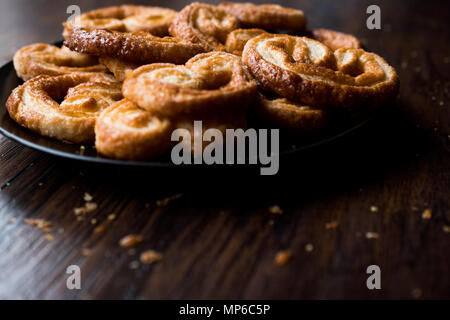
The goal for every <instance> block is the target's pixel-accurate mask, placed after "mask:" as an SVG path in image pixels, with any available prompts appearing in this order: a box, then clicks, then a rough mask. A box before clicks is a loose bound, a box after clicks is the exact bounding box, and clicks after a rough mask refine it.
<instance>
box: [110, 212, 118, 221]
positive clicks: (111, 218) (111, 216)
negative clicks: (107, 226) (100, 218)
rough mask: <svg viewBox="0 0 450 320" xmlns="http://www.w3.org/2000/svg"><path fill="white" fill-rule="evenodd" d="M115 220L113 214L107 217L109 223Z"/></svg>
mask: <svg viewBox="0 0 450 320" xmlns="http://www.w3.org/2000/svg"><path fill="white" fill-rule="evenodd" d="M115 219H116V215H115V214H114V213H111V214H110V215H109V216H108V220H109V221H113V220H115Z"/></svg>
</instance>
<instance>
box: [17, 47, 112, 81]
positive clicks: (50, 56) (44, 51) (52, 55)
mask: <svg viewBox="0 0 450 320" xmlns="http://www.w3.org/2000/svg"><path fill="white" fill-rule="evenodd" d="M13 62H14V68H15V69H16V72H17V76H18V77H19V78H21V79H23V80H24V81H26V80H29V79H31V78H34V77H37V76H40V75H48V76H59V75H63V74H71V73H74V72H106V71H107V70H106V68H105V67H104V66H102V65H100V64H99V63H98V59H97V58H96V57H92V56H89V55H86V54H81V53H78V52H74V51H71V50H70V49H68V48H67V47H62V48H58V47H56V46H52V45H49V44H45V43H35V44H31V45H29V46H26V47H23V48H21V49H20V50H18V51H17V52H16V53H15V55H14V60H13Z"/></svg>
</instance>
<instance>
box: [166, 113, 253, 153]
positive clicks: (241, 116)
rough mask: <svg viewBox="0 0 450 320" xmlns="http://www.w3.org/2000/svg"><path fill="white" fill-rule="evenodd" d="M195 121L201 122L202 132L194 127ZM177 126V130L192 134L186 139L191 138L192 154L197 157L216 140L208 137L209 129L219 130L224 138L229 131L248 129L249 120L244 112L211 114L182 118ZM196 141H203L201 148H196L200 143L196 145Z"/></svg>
mask: <svg viewBox="0 0 450 320" xmlns="http://www.w3.org/2000/svg"><path fill="white" fill-rule="evenodd" d="M195 121H201V130H198V128H197V130H196V128H195V126H194V122H195ZM175 126H176V128H182V129H186V130H188V131H189V133H190V134H189V136H188V137H186V138H190V140H188V141H189V143H190V147H191V152H192V154H193V155H194V157H195V156H197V155H199V154H200V153H202V152H203V151H204V150H205V148H206V147H207V146H208V145H209V144H210V141H212V140H214V138H212V139H211V137H210V136H208V133H207V131H208V129H216V130H219V132H220V133H221V134H222V136H225V135H226V130H227V129H243V130H245V129H246V128H247V119H246V116H245V112H244V111H241V112H212V113H211V112H210V113H209V114H198V115H191V116H188V117H182V118H180V119H177V120H176V122H175ZM205 133H206V135H205ZM204 138H205V139H204ZM184 139H185V138H183V143H186V142H188V141H185V140H184ZM194 141H201V142H202V144H201V148H198V147H197V148H196V147H195V146H196V145H197V144H198V143H194Z"/></svg>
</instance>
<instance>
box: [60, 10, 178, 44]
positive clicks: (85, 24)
mask: <svg viewBox="0 0 450 320" xmlns="http://www.w3.org/2000/svg"><path fill="white" fill-rule="evenodd" d="M176 15H177V12H176V11H174V10H171V9H166V8H159V7H145V6H134V5H122V6H117V7H107V8H101V9H97V10H92V11H89V12H86V13H84V14H82V15H80V16H79V17H77V18H75V19H72V20H70V21H68V22H65V23H63V25H64V37H65V38H66V37H67V36H68V35H69V33H70V31H71V30H73V29H78V28H84V29H88V30H95V29H104V30H113V31H122V32H133V31H145V32H150V33H151V34H152V35H154V36H160V37H162V36H166V35H167V34H168V30H169V26H170V24H171V23H172V21H173V19H174V18H175V16H176Z"/></svg>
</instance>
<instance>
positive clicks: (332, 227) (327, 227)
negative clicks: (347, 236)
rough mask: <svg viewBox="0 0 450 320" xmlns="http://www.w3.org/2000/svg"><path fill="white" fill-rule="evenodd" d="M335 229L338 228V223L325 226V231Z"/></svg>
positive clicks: (333, 222) (334, 222) (332, 222)
mask: <svg viewBox="0 0 450 320" xmlns="http://www.w3.org/2000/svg"><path fill="white" fill-rule="evenodd" d="M337 227H339V222H338V221H331V222H328V223H326V224H325V229H327V230H330V229H336V228H337Z"/></svg>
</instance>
